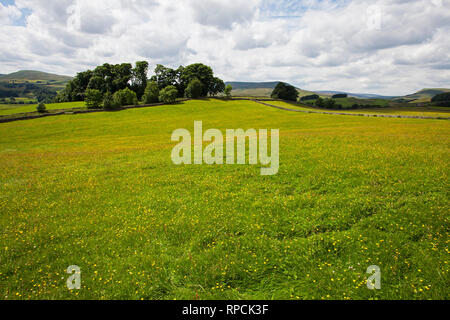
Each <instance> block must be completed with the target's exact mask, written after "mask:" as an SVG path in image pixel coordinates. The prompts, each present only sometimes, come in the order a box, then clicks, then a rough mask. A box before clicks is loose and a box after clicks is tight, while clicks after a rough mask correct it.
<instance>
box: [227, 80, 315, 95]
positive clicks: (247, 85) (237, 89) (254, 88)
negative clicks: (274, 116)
mask: <svg viewBox="0 0 450 320" xmlns="http://www.w3.org/2000/svg"><path fill="white" fill-rule="evenodd" d="M279 82H280V81H274V82H226V84H227V85H228V84H230V85H231V86H232V87H233V91H232V92H231V94H232V95H233V96H235V97H270V95H271V94H272V91H273V89H274V88H275V87H276V85H277V84H278V83H279ZM297 91H298V92H299V96H300V97H302V96H307V95H312V94H315V93H314V92H311V91H307V90H302V89H299V88H297Z"/></svg>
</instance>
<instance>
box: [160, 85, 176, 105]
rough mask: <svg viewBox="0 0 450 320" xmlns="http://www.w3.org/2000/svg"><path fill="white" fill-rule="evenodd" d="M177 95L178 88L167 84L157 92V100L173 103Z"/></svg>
mask: <svg viewBox="0 0 450 320" xmlns="http://www.w3.org/2000/svg"><path fill="white" fill-rule="evenodd" d="M177 96H178V90H177V88H175V87H174V86H167V87H165V88H164V89H162V90H161V91H160V93H159V100H160V101H161V102H164V103H174V102H175V101H176V99H177Z"/></svg>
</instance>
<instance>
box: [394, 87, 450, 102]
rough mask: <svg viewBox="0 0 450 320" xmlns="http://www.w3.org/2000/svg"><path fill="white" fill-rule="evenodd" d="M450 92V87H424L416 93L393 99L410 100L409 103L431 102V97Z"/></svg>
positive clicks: (399, 100)
mask: <svg viewBox="0 0 450 320" xmlns="http://www.w3.org/2000/svg"><path fill="white" fill-rule="evenodd" d="M444 92H450V89H445V88H432V89H422V90H420V91H419V92H416V93H414V94H409V95H406V96H403V97H398V98H395V99H393V101H394V102H409V103H424V102H430V101H431V99H432V98H433V97H434V96H435V95H437V94H440V93H444Z"/></svg>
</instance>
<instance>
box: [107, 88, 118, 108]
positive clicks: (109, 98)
mask: <svg viewBox="0 0 450 320" xmlns="http://www.w3.org/2000/svg"><path fill="white" fill-rule="evenodd" d="M118 107H119V106H118V105H117V104H115V103H114V97H113V94H112V93H111V92H109V91H108V92H106V93H105V95H104V96H103V108H104V109H106V110H113V109H117V108H118Z"/></svg>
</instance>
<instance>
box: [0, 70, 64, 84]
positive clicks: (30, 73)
mask: <svg viewBox="0 0 450 320" xmlns="http://www.w3.org/2000/svg"><path fill="white" fill-rule="evenodd" d="M71 79H72V77H69V76H61V75H57V74H52V73H46V72H41V71H34V70H22V71H18V72H14V73H10V74H7V75H2V76H0V81H7V82H25V81H29V82H37V81H45V82H47V81H48V82H68V81H70V80H71Z"/></svg>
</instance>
